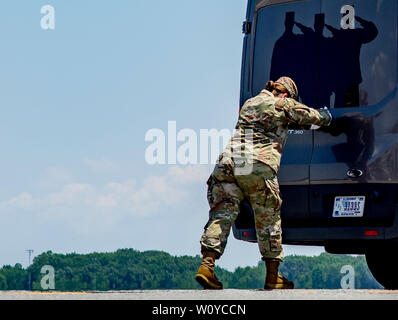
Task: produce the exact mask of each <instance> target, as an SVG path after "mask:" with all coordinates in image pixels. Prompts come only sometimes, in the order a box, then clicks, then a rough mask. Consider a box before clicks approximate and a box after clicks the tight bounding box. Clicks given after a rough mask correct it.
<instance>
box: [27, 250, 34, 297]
mask: <svg viewBox="0 0 398 320" xmlns="http://www.w3.org/2000/svg"><path fill="white" fill-rule="evenodd" d="M26 252H27V253H28V254H29V265H28V274H29V290H32V283H31V282H32V281H31V273H30V256H31V255H32V253H33V250H32V249H28V250H26Z"/></svg>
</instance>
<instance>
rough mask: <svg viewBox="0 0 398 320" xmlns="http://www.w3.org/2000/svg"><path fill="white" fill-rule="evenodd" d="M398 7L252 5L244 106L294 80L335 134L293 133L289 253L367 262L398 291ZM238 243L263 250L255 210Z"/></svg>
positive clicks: (310, 1)
mask: <svg viewBox="0 0 398 320" xmlns="http://www.w3.org/2000/svg"><path fill="white" fill-rule="evenodd" d="M397 13H398V12H397V1H396V0H385V1H376V0H353V1H351V2H346V1H344V0H293V1H292V0H285V1H283V0H257V1H256V0H248V9H247V17H246V21H245V22H244V23H243V33H244V41H243V55H242V72H241V95H240V105H241V106H242V105H243V103H244V102H245V101H246V100H247V99H248V98H251V97H253V96H255V95H257V94H258V93H259V92H260V91H261V90H262V89H263V88H264V85H265V83H266V82H267V81H268V80H269V79H272V80H276V79H277V78H278V77H280V76H289V77H291V78H292V79H294V80H295V82H296V83H297V86H298V89H299V95H300V97H299V100H300V101H301V102H302V103H304V104H306V105H309V106H311V107H314V108H318V107H323V106H327V107H329V108H330V110H331V113H332V115H333V117H334V119H335V121H334V124H333V125H332V126H331V127H330V128H322V129H320V130H316V131H314V130H296V129H292V130H290V131H289V138H288V140H287V144H286V146H285V150H284V153H283V156H282V163H281V169H280V172H279V174H278V179H279V184H280V189H281V193H282V199H283V204H282V210H281V214H282V229H283V243H284V244H292V245H312V246H313V245H315V246H324V247H325V250H326V251H327V252H329V253H344V254H365V255H366V259H367V262H368V266H369V269H370V270H371V272H372V274H373V275H374V277H375V278H376V280H377V281H378V282H380V284H382V285H383V286H384V287H385V288H389V289H398V273H397V270H398V259H397V257H398V95H397V67H398V64H397ZM233 234H234V237H235V238H237V239H239V240H243V241H249V242H256V241H257V239H256V234H255V229H254V218H253V212H252V209H251V206H250V204H249V203H248V201H246V200H245V201H244V202H243V203H242V204H241V212H240V214H239V216H238V219H237V220H236V222H235V224H234V226H233Z"/></svg>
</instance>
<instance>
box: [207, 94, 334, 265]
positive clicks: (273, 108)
mask: <svg viewBox="0 0 398 320" xmlns="http://www.w3.org/2000/svg"><path fill="white" fill-rule="evenodd" d="M330 121H331V116H330V113H329V112H328V111H327V110H315V109H312V108H309V107H307V106H305V105H303V104H301V103H299V102H297V101H296V100H294V99H291V98H282V99H281V98H276V97H274V95H273V94H272V93H271V92H269V91H267V90H263V91H261V93H260V94H259V95H257V96H256V97H253V98H251V99H249V100H248V101H246V103H245V104H244V105H243V107H242V109H241V111H240V115H239V120H238V124H237V126H236V131H235V133H234V136H233V137H232V138H231V140H230V141H229V143H228V144H227V146H226V148H225V149H224V151H223V152H222V154H221V155H220V157H219V159H218V163H217V165H216V166H215V168H214V171H213V173H212V174H211V176H210V178H209V179H208V181H207V184H208V192H207V198H208V202H209V206H210V212H209V220H208V222H207V224H206V226H205V231H204V233H203V235H202V238H201V240H200V243H201V245H202V252H203V251H206V250H207V251H213V252H216V253H217V255H218V257H217V258H219V257H220V256H221V255H222V254H223V253H224V250H225V247H226V244H227V240H228V236H229V233H230V230H231V227H232V225H233V223H234V222H235V220H236V218H237V217H238V214H239V205H240V203H241V201H242V200H243V199H244V198H247V199H248V200H249V202H250V204H251V206H252V208H253V210H254V215H255V226H256V232H257V239H258V245H259V249H260V252H261V254H262V256H263V258H273V259H277V260H282V258H283V250H282V230H281V219H280V208H281V204H282V200H281V197H280V192H279V185H278V181H277V176H276V175H277V173H278V170H279V166H280V160H281V156H282V152H283V148H284V146H285V142H286V139H287V136H288V129H289V126H291V125H293V126H296V128H297V127H303V128H306V127H307V126H308V127H309V126H310V125H312V124H315V125H318V126H325V125H329V124H330Z"/></svg>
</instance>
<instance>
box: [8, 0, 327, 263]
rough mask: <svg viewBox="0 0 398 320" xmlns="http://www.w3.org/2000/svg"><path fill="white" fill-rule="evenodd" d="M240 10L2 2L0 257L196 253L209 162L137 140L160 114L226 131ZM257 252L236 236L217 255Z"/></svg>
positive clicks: (252, 258)
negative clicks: (166, 156) (151, 150)
mask: <svg viewBox="0 0 398 320" xmlns="http://www.w3.org/2000/svg"><path fill="white" fill-rule="evenodd" d="M44 5H52V6H53V7H54V9H55V29H54V30H43V29H42V28H41V26H40V21H41V18H42V16H43V15H42V14H41V13H40V10H41V8H42V6H44ZM245 13H246V1H244V0H238V1H227V0H218V1H209V0H204V1H200V2H194V1H190V0H187V1H182V0H180V1H177V0H173V1H162V0H155V1H147V0H133V1H131V0H119V1H103V0H101V1H98V0H86V1H78V0H68V1H65V0H63V1H60V0H58V1H55V0H46V1H40V0H18V1H16V0H13V1H11V0H7V1H2V2H1V3H0V28H1V32H0V35H1V38H2V39H1V42H2V50H1V51H0V63H1V68H0V70H1V72H0V85H1V94H0V104H1V117H0V147H1V150H2V157H0V231H1V232H0V240H1V241H0V243H1V244H0V266H1V265H4V264H12V265H13V264H15V263H17V262H20V263H22V264H23V265H26V264H27V254H26V252H25V250H26V249H33V250H34V254H33V255H34V256H35V255H37V254H40V253H41V252H43V251H47V250H52V251H53V252H59V253H69V252H79V253H88V252H93V251H97V252H103V251H114V250H117V249H118V248H135V249H138V250H150V249H156V250H164V251H167V252H169V253H171V254H175V255H185V254H186V255H196V254H199V252H200V246H199V239H200V236H201V233H202V230H203V226H204V224H205V223H206V221H207V215H208V213H207V212H208V206H207V200H206V185H205V182H206V179H207V176H208V174H209V172H210V171H211V169H212V167H211V165H190V166H181V165H178V164H177V165H154V166H151V165H148V164H147V163H146V161H145V150H146V148H147V147H148V145H149V144H148V142H146V141H145V139H144V138H145V134H146V132H147V131H148V130H150V129H153V128H159V129H162V130H164V131H165V132H166V133H167V125H168V121H176V125H177V130H181V129H183V128H190V129H192V130H194V131H195V132H197V133H198V134H199V130H200V129H211V128H215V129H218V130H221V129H224V128H227V129H230V130H232V129H233V127H234V125H235V123H236V120H237V112H238V111H237V110H238V102H239V81H240V64H241V54H242V39H243V37H242V33H241V25H242V21H243V20H244V17H245ZM285 251H286V253H287V254H291V253H298V254H299V253H303V254H317V253H319V252H322V251H323V250H322V249H314V248H304V247H291V246H286V248H285ZM259 259H260V255H259V253H258V249H257V246H256V245H253V244H248V243H243V242H239V241H237V240H235V239H233V236H232V234H231V237H230V240H229V244H228V247H227V251H226V254H225V255H224V256H223V258H222V259H221V260H220V263H219V264H220V265H221V266H224V267H226V268H229V269H233V268H234V267H236V266H238V265H242V266H246V265H255V264H257V262H258V260H259Z"/></svg>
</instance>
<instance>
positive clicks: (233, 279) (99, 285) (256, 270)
mask: <svg viewBox="0 0 398 320" xmlns="http://www.w3.org/2000/svg"><path fill="white" fill-rule="evenodd" d="M200 263H201V257H200V256H195V257H192V256H179V257H176V256H172V255H170V254H168V253H165V252H161V251H146V252H139V251H136V250H134V249H120V250H117V251H116V252H110V253H91V254H77V253H72V254H56V253H52V252H51V251H48V252H45V253H42V254H40V255H39V256H37V257H35V258H34V260H33V263H32V265H31V266H30V268H29V269H24V268H23V267H22V266H21V264H16V265H15V266H13V267H12V266H9V265H5V266H3V267H2V268H1V269H0V290H29V288H31V289H33V290H43V289H42V286H41V282H42V280H43V277H45V276H46V273H45V272H44V273H41V272H43V270H42V267H43V266H46V265H49V266H51V267H52V268H53V270H54V285H55V290H57V291H85V290H101V291H102V290H104V291H106V290H147V289H198V288H199V286H198V284H197V283H196V281H195V279H194V277H195V274H196V272H197V270H198V267H199V265H200ZM346 265H349V266H351V267H352V268H353V270H354V271H355V288H356V289H375V288H382V287H381V286H380V285H379V284H378V282H377V281H376V280H375V279H374V278H373V277H372V275H371V273H370V271H369V270H368V267H367V264H366V261H365V258H364V256H348V255H332V254H327V253H322V254H321V255H320V256H315V257H308V256H286V257H285V259H284V262H283V263H282V264H281V268H280V272H281V273H282V274H283V275H284V276H286V277H287V278H289V279H291V280H293V281H294V283H295V288H302V289H315V288H320V289H339V288H341V280H342V278H343V277H344V276H345V274H344V273H341V271H342V267H343V266H346ZM46 272H47V271H46ZM29 273H30V279H31V280H30V285H29ZM216 273H217V276H218V278H219V279H220V280H221V281H222V282H223V284H224V288H237V289H261V288H263V286H264V279H265V265H264V262H262V261H260V262H259V263H258V265H257V266H254V267H245V268H236V269H235V271H234V272H230V271H228V270H225V269H222V268H220V267H216Z"/></svg>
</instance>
